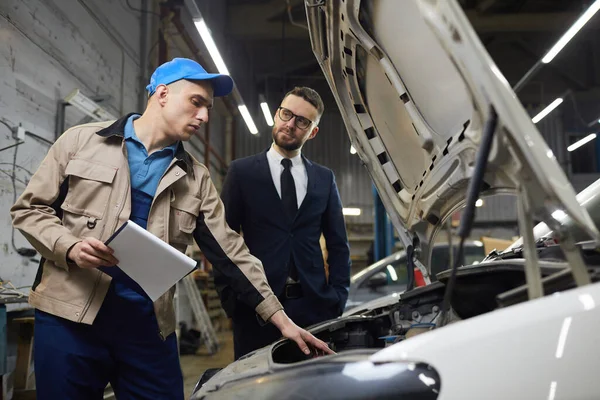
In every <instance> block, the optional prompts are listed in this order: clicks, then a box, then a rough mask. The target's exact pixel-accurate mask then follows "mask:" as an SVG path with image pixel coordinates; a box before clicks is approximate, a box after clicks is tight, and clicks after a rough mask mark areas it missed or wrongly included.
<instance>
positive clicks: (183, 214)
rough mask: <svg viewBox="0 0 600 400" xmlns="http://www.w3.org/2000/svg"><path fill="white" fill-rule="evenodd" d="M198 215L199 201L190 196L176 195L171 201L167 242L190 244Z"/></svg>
mask: <svg viewBox="0 0 600 400" xmlns="http://www.w3.org/2000/svg"><path fill="white" fill-rule="evenodd" d="M199 214H200V199H198V198H197V197H194V196H190V195H176V196H175V197H174V198H173V200H172V201H171V212H170V217H169V242H173V243H184V244H188V245H190V244H192V241H193V237H192V233H193V232H194V229H196V219H197V218H198V215H199Z"/></svg>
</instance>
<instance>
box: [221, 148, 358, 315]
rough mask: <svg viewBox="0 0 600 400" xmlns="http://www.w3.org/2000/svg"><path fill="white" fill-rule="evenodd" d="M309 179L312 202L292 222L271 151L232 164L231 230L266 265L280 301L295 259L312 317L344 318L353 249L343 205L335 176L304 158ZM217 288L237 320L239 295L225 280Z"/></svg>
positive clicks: (227, 186)
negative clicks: (278, 187) (269, 155)
mask: <svg viewBox="0 0 600 400" xmlns="http://www.w3.org/2000/svg"><path fill="white" fill-rule="evenodd" d="M302 159H303V161H304V165H305V166H306V172H307V175H308V187H307V193H306V197H305V198H304V200H303V201H302V204H301V206H300V208H299V210H298V213H297V214H296V217H295V218H294V220H291V219H290V218H289V217H288V216H287V214H286V212H285V210H284V208H283V203H282V201H281V198H280V197H279V194H278V193H277V190H276V189H275V185H274V184H273V178H272V176H271V171H270V169H269V163H268V160H267V152H266V151H264V152H262V153H259V154H256V155H254V156H250V157H246V158H243V159H239V160H235V161H233V162H232V163H231V165H230V167H229V171H228V173H227V177H226V179H225V183H224V186H223V191H222V194H221V197H222V199H223V203H224V204H225V215H226V219H227V223H228V224H229V226H230V227H231V228H232V229H233V230H235V231H237V232H240V229H241V231H242V232H243V235H244V240H245V242H246V244H247V246H248V248H249V249H250V252H251V253H252V254H253V255H254V256H256V257H258V258H259V259H260V260H261V261H262V263H263V266H264V269H265V273H266V275H267V280H268V281H269V285H271V288H272V289H273V291H274V292H275V295H277V296H278V297H279V296H281V295H282V294H283V291H284V287H285V282H286V279H287V277H288V276H289V261H290V255H291V256H292V257H293V259H294V262H295V265H296V268H297V270H298V277H299V280H300V283H301V285H302V289H303V292H304V298H306V299H307V301H308V303H307V304H308V305H309V306H310V307H311V312H313V308H314V313H315V314H317V315H319V317H320V318H318V319H319V320H325V319H329V318H334V317H337V316H339V315H341V313H342V311H343V310H344V307H345V304H346V300H347V298H348V287H349V285H350V250H349V247H348V238H347V235H346V226H345V223H344V217H343V214H342V203H341V200H340V195H339V192H338V189H337V185H336V183H335V177H334V175H333V171H331V170H330V169H328V168H325V167H323V166H320V165H318V164H315V163H312V162H310V161H309V160H308V159H306V158H305V157H302ZM321 232H322V233H323V235H324V236H325V240H326V243H327V251H328V253H329V254H328V258H327V262H328V264H329V281H328V282H327V279H326V277H325V270H324V263H323V253H322V251H321V247H320V245H319V238H320V236H321ZM215 283H216V286H217V289H218V290H219V292H220V295H221V300H222V303H223V306H224V308H225V309H226V311H227V313H228V314H229V315H230V316H232V315H233V311H232V307H234V304H235V294H234V291H233V290H232V287H231V286H232V285H234V284H235V283H233V282H230V281H227V280H226V279H225V277H222V276H219V275H218V273H217V275H215Z"/></svg>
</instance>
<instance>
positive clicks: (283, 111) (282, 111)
mask: <svg viewBox="0 0 600 400" xmlns="http://www.w3.org/2000/svg"><path fill="white" fill-rule="evenodd" d="M277 111H278V112H277V114H278V115H279V119H281V120H282V121H284V122H288V121H289V120H291V119H292V118H294V117H296V120H295V121H294V123H295V124H296V128H298V129H306V128H308V127H309V126H310V124H312V123H313V121H311V120H310V119H308V118H304V117H303V116H301V115H296V114H294V113H293V112H291V111H290V110H288V109H287V108H285V107H279V108H278V109H277Z"/></svg>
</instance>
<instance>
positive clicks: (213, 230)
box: [194, 167, 283, 321]
mask: <svg viewBox="0 0 600 400" xmlns="http://www.w3.org/2000/svg"><path fill="white" fill-rule="evenodd" d="M203 168H204V167H203ZM201 172H202V176H201V178H200V179H201V180H202V182H201V206H200V214H199V216H198V220H197V221H196V229H195V230H194V239H195V240H196V243H198V246H199V247H200V249H201V250H202V252H203V253H204V254H205V255H206V257H207V258H208V260H209V261H210V262H211V264H212V265H213V267H214V268H216V269H218V270H219V272H220V273H221V274H222V275H224V276H225V277H226V278H228V280H229V282H230V285H231V286H232V288H233V290H234V291H235V292H236V294H237V297H238V299H239V300H241V301H243V302H244V303H246V304H248V305H249V306H250V307H252V308H254V309H255V310H256V312H257V314H258V315H260V317H261V318H262V319H263V320H264V321H267V320H268V319H269V318H271V316H272V315H273V314H275V313H276V312H277V311H279V310H282V309H283V307H282V306H281V304H280V303H279V300H278V299H277V297H276V296H275V295H274V294H273V291H272V290H271V287H270V286H269V284H268V283H267V277H266V276H265V271H264V269H263V266H262V263H261V262H260V260H259V259H258V258H256V257H254V256H253V255H252V254H250V251H249V250H248V247H246V244H245V243H244V240H243V239H242V237H241V236H240V235H239V234H238V233H236V232H234V231H233V230H232V229H231V228H230V227H229V225H228V224H227V222H226V220H225V208H224V206H223V202H222V201H221V199H220V198H219V195H218V193H217V189H216V188H215V186H214V185H213V183H212V180H211V179H210V176H209V174H208V171H207V170H206V168H204V170H203V171H201Z"/></svg>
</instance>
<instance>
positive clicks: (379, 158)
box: [306, 0, 598, 265]
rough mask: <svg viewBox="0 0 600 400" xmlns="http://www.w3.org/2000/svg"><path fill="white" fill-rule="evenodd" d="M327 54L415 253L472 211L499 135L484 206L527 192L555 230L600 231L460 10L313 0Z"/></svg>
mask: <svg viewBox="0 0 600 400" xmlns="http://www.w3.org/2000/svg"><path fill="white" fill-rule="evenodd" d="M306 11H307V16H308V22H309V31H310V38H311V42H312V47H313V51H314V53H315V56H316V58H317V60H318V62H319V64H320V66H321V68H322V70H323V72H324V75H325V77H326V79H327V81H328V83H329V86H330V87H331V90H332V91H333V94H334V97H335V99H336V101H337V104H338V106H339V109H340V111H341V114H342V117H343V119H344V121H345V124H346V128H347V130H348V134H349V136H350V139H351V141H352V144H353V146H354V148H355V149H356V150H357V153H358V156H359V157H360V158H361V160H362V161H363V162H364V163H365V165H366V167H367V169H368V170H369V173H370V175H371V178H372V180H373V181H374V183H375V185H376V187H377V190H378V192H379V195H380V197H381V199H382V201H383V203H384V205H385V207H386V209H387V212H388V214H389V216H390V218H391V220H392V222H393V223H394V225H395V227H396V229H397V230H398V232H399V235H400V238H401V240H402V241H403V242H404V245H405V246H408V245H411V244H413V243H415V240H418V243H419V244H420V246H421V249H422V257H423V258H421V260H422V261H423V262H424V263H425V265H428V264H429V255H430V244H431V243H432V240H433V237H434V236H435V233H436V232H437V231H438V230H439V229H440V227H442V226H443V222H444V220H445V219H446V218H448V217H449V216H450V215H451V214H452V213H453V212H455V211H456V210H458V209H459V208H460V207H461V206H462V205H463V204H464V201H465V198H466V193H467V188H468V184H469V181H470V179H471V177H472V175H473V171H474V165H475V159H476V153H477V151H478V148H479V145H480V141H481V137H482V132H483V127H484V125H485V123H486V120H487V119H488V118H489V116H490V114H491V111H490V110H491V109H492V108H493V109H494V110H495V112H496V113H497V116H498V119H497V121H498V122H497V125H496V130H495V135H494V140H493V143H492V149H491V153H490V156H489V158H488V166H487V170H486V173H485V175H484V182H485V183H484V185H483V186H484V187H483V190H482V193H481V194H482V196H485V195H486V194H487V195H490V194H494V193H499V192H513V193H519V194H520V195H523V196H525V197H526V198H527V202H528V203H529V206H530V210H531V211H532V212H533V213H534V215H536V216H537V217H538V218H540V219H541V220H543V221H545V222H546V223H547V224H548V225H549V226H551V228H552V229H559V228H560V221H558V220H556V219H554V218H552V217H551V215H552V213H553V212H555V211H556V210H562V211H564V212H565V213H566V214H567V215H568V216H569V217H570V219H571V220H572V221H573V222H574V223H575V225H577V226H578V227H579V228H580V229H583V230H584V231H585V232H586V233H587V234H588V235H589V236H590V237H592V238H594V239H596V238H598V231H597V230H596V227H595V226H594V224H593V222H592V220H591V218H590V216H589V215H588V213H587V211H586V210H585V209H583V208H582V207H581V206H580V205H579V204H578V202H577V200H576V198H575V192H574V190H573V188H572V186H571V185H570V183H569V181H568V180H567V178H566V176H565V174H564V173H563V171H562V170H561V168H560V167H559V165H558V163H557V162H556V159H555V157H554V155H553V154H552V151H551V150H550V149H549V148H548V146H547V145H546V143H545V142H544V140H543V138H542V136H541V135H540V133H539V132H538V130H537V128H536V127H535V125H534V124H533V122H532V121H531V117H530V116H529V115H528V114H527V112H526V111H525V109H524V108H523V107H522V105H521V103H520V102H519V100H518V99H517V98H516V96H515V94H514V92H513V91H512V89H511V87H510V86H509V84H508V82H507V81H506V79H505V78H504V77H503V75H502V74H501V72H500V71H499V70H498V68H497V67H496V65H495V64H494V62H493V61H492V59H491V58H490V56H489V55H488V53H487V52H486V50H485V48H484V46H483V44H482V43H481V42H480V41H479V38H478V37H477V34H476V33H475V31H474V30H473V28H472V27H471V25H470V23H469V21H468V20H467V18H466V16H465V14H464V13H463V11H462V9H461V7H460V5H459V4H458V2H457V1H455V0H403V1H397V0H378V1H366V0H362V1H361V0H345V1H339V0H335V1H334V0H322V1H317V0H306Z"/></svg>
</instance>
